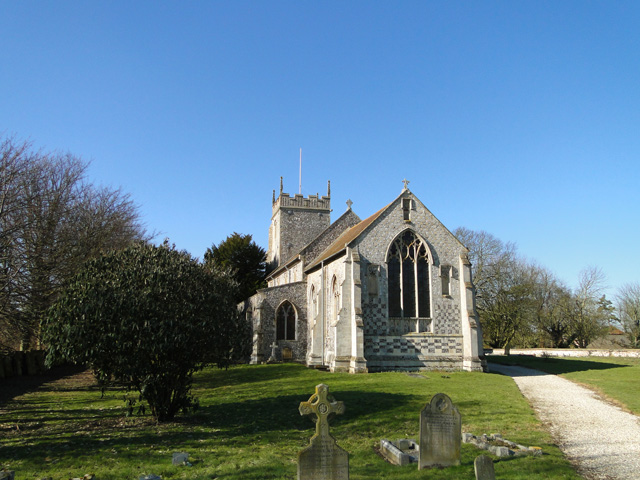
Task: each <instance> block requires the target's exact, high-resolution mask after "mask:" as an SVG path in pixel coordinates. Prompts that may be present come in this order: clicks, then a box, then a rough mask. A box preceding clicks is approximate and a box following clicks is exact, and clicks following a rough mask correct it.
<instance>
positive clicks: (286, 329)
mask: <svg viewBox="0 0 640 480" xmlns="http://www.w3.org/2000/svg"><path fill="white" fill-rule="evenodd" d="M295 339H296V310H295V309H294V308H293V305H291V302H289V301H284V302H283V303H282V304H281V305H280V306H279V307H278V310H277V311H276V340H295Z"/></svg>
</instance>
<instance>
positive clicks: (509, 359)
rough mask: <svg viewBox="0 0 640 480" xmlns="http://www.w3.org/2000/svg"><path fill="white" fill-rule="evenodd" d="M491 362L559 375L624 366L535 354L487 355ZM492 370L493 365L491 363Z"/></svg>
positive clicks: (621, 365) (582, 358)
mask: <svg viewBox="0 0 640 480" xmlns="http://www.w3.org/2000/svg"><path fill="white" fill-rule="evenodd" d="M587 358H588V357H587ZM487 361H488V362H489V364H491V363H495V364H498V365H509V366H520V367H527V368H533V369H535V370H540V371H542V372H545V373H550V374H553V375H559V374H562V373H571V372H583V371H587V370H608V369H611V368H624V367H628V366H629V365H623V364H619V363H613V362H605V361H603V362H600V361H593V360H587V359H585V357H581V358H560V357H534V356H533V355H509V356H502V355H495V356H494V355H492V356H488V357H487ZM489 370H491V365H489Z"/></svg>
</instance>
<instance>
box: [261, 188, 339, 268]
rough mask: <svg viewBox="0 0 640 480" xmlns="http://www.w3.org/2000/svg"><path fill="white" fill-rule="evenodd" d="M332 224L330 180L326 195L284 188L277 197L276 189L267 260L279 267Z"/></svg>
mask: <svg viewBox="0 0 640 480" xmlns="http://www.w3.org/2000/svg"><path fill="white" fill-rule="evenodd" d="M330 224H331V183H330V182H328V183H327V195H326V196H319V195H317V194H316V195H309V196H308V197H306V198H305V197H304V196H302V195H301V194H295V195H294V196H293V197H291V196H290V195H289V194H288V193H283V191H282V177H280V195H278V198H276V191H275V190H274V191H273V199H272V214H271V225H270V226H269V250H268V252H267V262H268V263H271V264H272V265H273V266H274V267H279V266H280V265H282V264H283V263H285V262H286V261H287V260H289V259H290V257H291V256H293V255H295V254H297V253H298V252H299V251H300V250H301V249H302V247H304V246H306V245H307V244H309V243H310V242H311V241H312V240H313V239H315V238H316V237H317V236H318V235H320V234H321V233H322V232H323V231H324V230H326V229H327V228H328V227H329V225H330Z"/></svg>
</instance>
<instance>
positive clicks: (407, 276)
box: [387, 230, 431, 331]
mask: <svg viewBox="0 0 640 480" xmlns="http://www.w3.org/2000/svg"><path fill="white" fill-rule="evenodd" d="M387 267H388V272H389V317H391V318H399V319H416V320H418V319H426V318H428V317H430V316H431V315H430V306H429V255H428V253H427V247H426V245H425V243H424V241H423V240H421V239H420V238H419V237H417V236H416V235H415V234H414V233H413V232H412V231H410V230H407V231H406V232H404V233H403V234H402V235H400V236H399V237H398V238H396V239H395V240H394V242H393V244H392V245H391V248H390V249H389V257H388V260H387ZM419 325H420V324H419V323H417V324H416V331H420V330H421V328H420V326H419Z"/></svg>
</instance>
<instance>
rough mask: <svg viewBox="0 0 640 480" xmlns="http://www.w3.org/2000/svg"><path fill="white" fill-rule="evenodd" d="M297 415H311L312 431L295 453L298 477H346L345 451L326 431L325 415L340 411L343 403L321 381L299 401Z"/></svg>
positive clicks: (324, 479) (314, 479) (304, 479)
mask: <svg viewBox="0 0 640 480" xmlns="http://www.w3.org/2000/svg"><path fill="white" fill-rule="evenodd" d="M299 411H300V415H310V416H315V418H313V420H314V422H316V433H315V435H313V437H311V442H310V445H309V446H308V447H306V448H305V449H304V450H301V451H300V452H299V453H298V480H349V454H348V453H347V452H346V451H345V450H343V449H342V448H340V447H339V446H338V445H337V444H336V440H335V438H333V437H332V436H331V435H330V434H329V416H330V415H332V414H337V415H339V414H342V413H344V403H342V402H338V401H336V400H335V398H333V397H332V396H331V395H329V387H328V386H327V385H325V384H320V385H317V386H316V393H315V394H313V395H311V398H309V400H308V401H306V402H301V403H300V408H299Z"/></svg>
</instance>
